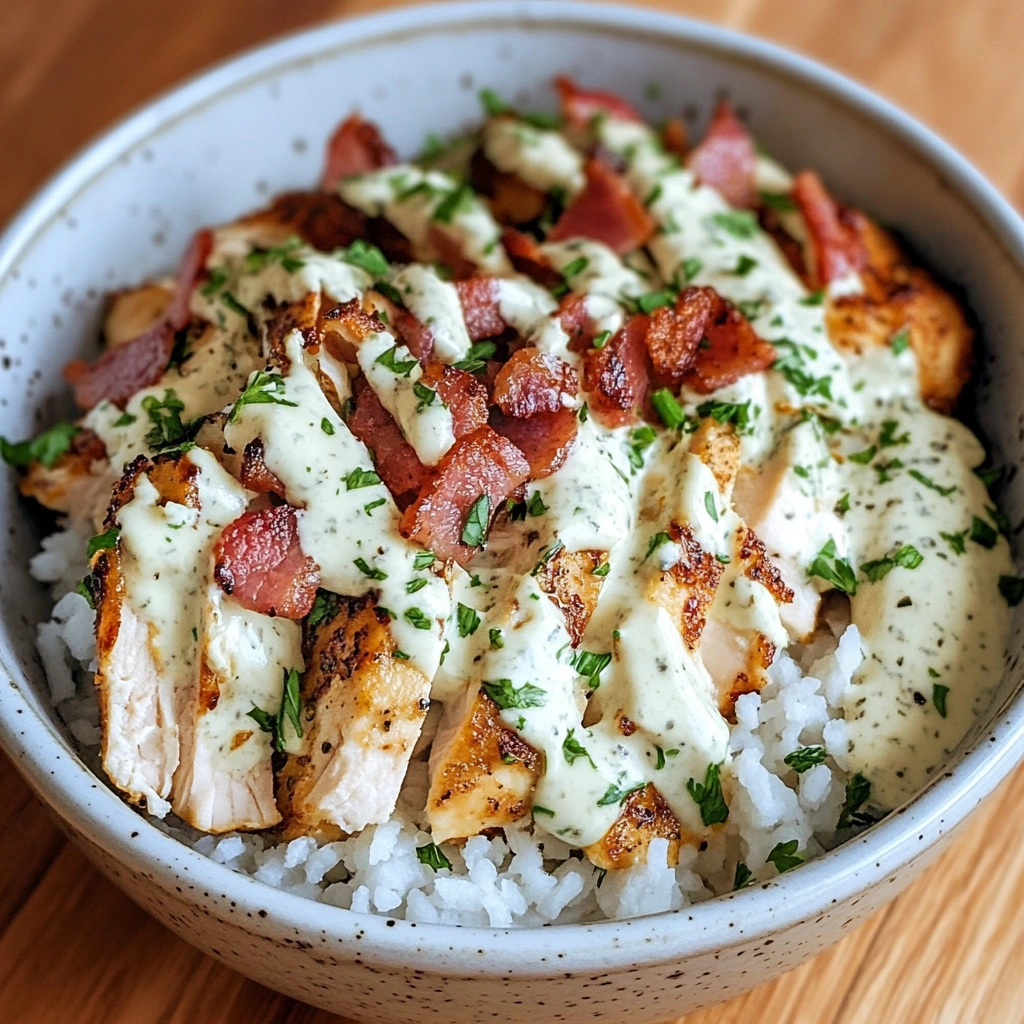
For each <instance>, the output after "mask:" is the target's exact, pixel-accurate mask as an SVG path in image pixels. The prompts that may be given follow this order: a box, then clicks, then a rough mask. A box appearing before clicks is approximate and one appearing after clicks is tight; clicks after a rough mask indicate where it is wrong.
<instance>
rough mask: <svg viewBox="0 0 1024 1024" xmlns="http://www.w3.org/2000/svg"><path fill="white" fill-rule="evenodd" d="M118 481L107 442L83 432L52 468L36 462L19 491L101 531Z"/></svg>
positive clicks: (90, 433)
mask: <svg viewBox="0 0 1024 1024" xmlns="http://www.w3.org/2000/svg"><path fill="white" fill-rule="evenodd" d="M115 479H116V476H115V474H114V473H113V472H112V470H111V468H110V463H109V460H108V459H107V450H106V448H105V446H104V444H103V442H102V441H101V440H100V438H99V437H97V436H96V434H95V433H93V432H92V431H91V430H80V431H79V432H78V433H77V434H75V436H74V437H73V438H72V439H71V447H70V449H69V450H68V451H66V452H65V453H64V454H63V455H61V456H60V457H59V458H58V459H57V460H56V461H55V462H54V463H53V465H52V466H50V467H49V468H48V467H46V466H44V465H43V463H42V462H33V463H32V464H31V465H30V466H29V467H28V469H27V471H26V472H25V475H24V476H23V477H22V478H21V480H19V482H18V490H19V491H21V493H22V494H24V495H25V497H27V498H34V499H35V500H36V501H38V502H39V504H40V505H43V506H44V507H45V508H48V509H52V510H53V511H54V512H62V513H64V514H65V515H68V516H70V517H71V518H72V519H74V520H79V521H81V522H83V523H86V524H92V526H93V527H96V528H98V527H99V526H100V524H101V523H102V521H103V517H104V515H105V513H106V507H107V502H108V501H109V500H110V489H111V487H112V486H113V484H114V482H115Z"/></svg>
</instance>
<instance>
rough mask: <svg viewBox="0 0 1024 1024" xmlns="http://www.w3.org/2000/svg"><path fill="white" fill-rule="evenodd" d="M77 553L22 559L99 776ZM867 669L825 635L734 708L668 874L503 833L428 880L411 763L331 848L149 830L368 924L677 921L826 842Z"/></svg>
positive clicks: (471, 843)
mask: <svg viewBox="0 0 1024 1024" xmlns="http://www.w3.org/2000/svg"><path fill="white" fill-rule="evenodd" d="M86 541H87V538H85V537H83V536H82V535H81V534H79V533H76V532H74V531H72V530H65V531H60V532H57V533H54V534H52V535H51V536H49V537H47V538H46V539H45V540H44V541H43V545H42V550H41V551H40V552H39V554H37V555H36V556H35V557H34V558H33V559H32V562H31V571H32V574H33V576H35V578H36V579H39V580H42V581H44V582H46V583H50V584H51V585H52V587H53V594H54V598H55V599H56V604H55V605H54V608H53V612H52V617H51V619H50V621H49V622H45V623H43V624H42V625H40V626H39V652H40V655H41V657H42V660H43V665H44V668H45V670H46V674H47V677H48V679H49V684H50V692H51V700H52V702H53V704H54V706H55V707H56V709H57V712H58V714H59V715H60V717H61V718H62V720H63V721H64V722H65V723H66V725H67V727H68V730H69V731H70V733H71V735H72V736H73V737H74V739H75V741H76V742H77V744H78V745H79V748H80V750H81V752H82V756H83V758H85V759H86V760H87V761H88V763H89V764H90V765H92V766H93V767H94V769H95V770H96V771H97V773H98V774H100V775H101V776H102V771H101V769H100V767H99V742H100V732H99V708H98V704H97V701H96V696H95V691H94V689H93V683H92V673H93V671H94V670H95V653H96V649H95V641H94V637H93V612H92V610H91V609H90V608H89V605H88V602H87V601H86V600H85V598H83V597H82V596H81V595H79V594H77V593H75V592H74V586H75V583H76V582H77V580H79V579H81V578H82V577H83V576H84V575H85V573H86V572H87V569H88V567H87V565H86V564H85V558H84V552H85V547H86ZM862 657H863V654H862V651H861V645H860V636H859V634H858V632H857V628H856V627H855V626H853V625H851V626H848V627H847V628H846V629H845V631H844V632H842V635H841V637H840V638H839V639H838V642H837V641H836V638H835V637H834V636H832V635H831V634H826V635H825V636H821V637H817V638H816V639H815V641H814V643H812V644H811V645H809V646H808V647H806V648H803V649H792V650H791V651H789V652H787V651H783V652H781V653H780V654H779V655H778V656H777V657H776V660H775V664H774V665H773V666H772V668H771V669H770V672H769V676H770V682H769V684H768V685H767V686H766V687H765V688H764V690H762V691H761V692H760V693H749V694H745V695H744V696H742V697H740V698H739V700H738V701H737V702H736V724H735V726H734V727H733V729H732V735H731V739H730V751H731V753H732V755H733V756H732V761H731V767H727V768H726V769H724V770H723V785H724V788H725V790H726V793H727V795H728V798H729V819H728V821H727V822H726V824H725V826H724V827H723V828H722V829H721V830H719V831H716V832H715V833H714V834H713V835H712V836H711V837H710V838H709V839H708V841H707V843H705V844H702V848H701V849H699V850H698V849H695V848H692V847H684V848H683V849H682V851H681V853H680V859H679V863H678V865H677V866H676V867H670V866H668V864H667V853H668V842H667V841H666V840H664V839H655V840H654V841H653V842H652V843H651V846H650V850H649V853H648V858H647V863H646V864H642V865H637V866H636V867H633V868H630V869H628V870H625V871H611V872H604V871H600V870H598V869H597V868H595V867H593V866H592V865H591V864H590V863H589V862H588V861H587V860H586V859H585V858H584V857H583V856H582V854H581V853H580V852H579V851H578V850H572V849H571V848H570V847H569V846H567V845H566V844H565V843H563V842H561V841H560V840H559V839H556V838H554V837H552V836H546V835H544V834H543V833H539V832H538V833H537V835H533V834H532V833H531V832H530V831H529V829H528V828H526V829H516V828H511V829H507V830H506V832H505V835H504V837H498V838H493V839H491V838H487V837H485V836H477V837H475V838H473V839H469V840H467V841H466V842H465V843H464V844H461V845H459V844H455V843H445V844H443V846H442V847H441V849H442V852H443V853H444V855H445V856H446V857H447V858H448V860H449V861H450V862H451V869H448V868H441V869H440V870H438V871H435V870H434V869H433V868H432V867H430V866H429V865H428V864H424V863H421V862H420V860H419V857H418V855H417V849H418V848H420V847H423V846H425V845H427V844H428V843H430V842H431V838H430V834H429V831H428V829H427V822H426V817H425V814H424V806H425V803H426V792H427V766H426V763H425V761H423V760H414V761H413V762H412V763H411V765H410V768H409V773H408V776H407V778H406V782H405V786H404V788H403V790H402V793H401V796H400V798H399V803H398V807H397V808H396V810H395V814H394V815H393V817H392V819H391V820H390V821H388V822H386V823H384V824H382V825H377V826H374V827H370V828H367V829H365V830H364V831H363V832H361V833H360V834H358V835H355V836H352V837H351V838H349V839H346V840H344V841H341V842H329V843H319V842H318V841H317V840H315V839H313V838H310V837H301V838H299V839H293V840H291V841H281V840H277V839H275V838H273V837H268V836H262V835H252V834H246V833H241V834H236V833H231V834H227V835H223V836H209V835H203V834H201V833H199V832H197V831H196V830H195V829H192V828H191V827H189V826H187V825H185V824H184V823H182V822H181V821H179V820H178V819H176V818H174V817H173V816H169V817H168V818H167V819H164V820H161V819H159V818H155V817H153V816H150V817H149V820H150V821H151V822H152V823H153V825H155V826H156V827H157V828H159V829H161V830H162V831H164V832H166V833H168V834H170V835H172V836H174V837H175V838H177V839H179V840H180V841H182V842H184V843H187V844H188V845H190V846H191V847H192V848H193V849H194V850H197V851H198V852H200V853H202V854H204V855H205V856H207V857H209V858H210V859H211V860H214V861H217V862H218V863H220V864H224V865H226V866H227V867H229V868H231V869H232V870H234V871H238V872H240V873H242V874H246V875H251V876H252V877H253V878H257V879H259V880H260V881H261V882H265V883H266V884H267V885H272V886H274V887H275V888H278V889H283V890H285V891H286V892H290V893H294V894H296V895H300V896H305V897H307V898H308V899H313V900H319V901H321V902H323V903H329V904H331V905H333V906H336V907H345V908H348V909H351V910H356V911H359V912H362V913H370V914H383V915H387V916H388V917H393V918H404V919H406V920H409V921H419V922H429V923H442V924H458V925H473V926H491V927H509V926H531V925H533V926H536V925H542V924H549V923H552V922H555V921H557V922H559V923H568V922H574V921H583V920H595V919H601V918H623V917H637V916H642V915H646V914H655V913H658V912H661V911H665V910H674V909H677V908H679V907H683V906H687V905H688V904H692V903H698V902H700V901H702V900H706V899H710V898H712V897H714V896H716V895H720V894H722V893H725V892H729V891H731V890H732V889H733V886H734V882H735V879H736V870H737V865H738V864H740V863H742V864H744V865H746V866H747V868H748V869H749V871H750V872H751V880H752V881H754V882H757V881H766V880H768V879H770V878H773V877H775V875H776V874H777V873H778V872H777V870H776V867H775V866H774V865H773V864H772V863H769V862H767V857H768V855H769V853H770V852H771V851H772V850H773V848H774V847H775V846H776V845H777V844H779V843H789V842H791V841H792V840H796V841H797V849H798V850H799V853H800V855H801V856H805V857H807V858H811V857H814V856H817V855H818V854H820V853H821V852H823V851H824V850H826V849H828V848H830V847H831V846H834V845H835V843H836V842H837V837H836V833H835V826H836V822H837V821H838V819H839V814H840V811H841V809H842V806H843V803H844V801H845V798H846V783H847V780H848V778H849V771H848V769H849V764H848V762H847V751H848V739H847V727H846V722H845V721H844V720H843V707H844V703H845V701H846V698H847V694H848V692H849V689H850V685H851V678H852V676H853V673H854V671H855V670H856V669H857V666H858V665H859V664H860V662H861V659H862ZM814 745H819V746H823V747H824V748H825V750H826V751H827V754H828V757H827V759H826V760H825V762H824V763H822V764H819V765H815V766H814V767H813V768H811V769H809V770H808V771H806V772H804V773H803V774H802V775H798V774H797V773H796V772H795V771H793V770H792V769H790V768H788V767H787V766H786V765H785V764H784V763H783V758H785V757H786V755H787V754H790V753H791V752H792V751H794V750H796V749H798V748H800V747H805V746H814ZM424 756H425V755H424Z"/></svg>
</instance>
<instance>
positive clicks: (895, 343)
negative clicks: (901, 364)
mask: <svg viewBox="0 0 1024 1024" xmlns="http://www.w3.org/2000/svg"><path fill="white" fill-rule="evenodd" d="M909 346H910V328H909V327H901V328H900V329H899V330H898V331H897V332H896V333H895V334H894V335H893V336H892V337H891V338H890V339H889V348H891V349H892V354H893V355H894V356H898V355H902V354H903V353H904V352H906V351H907V348H908V347H909Z"/></svg>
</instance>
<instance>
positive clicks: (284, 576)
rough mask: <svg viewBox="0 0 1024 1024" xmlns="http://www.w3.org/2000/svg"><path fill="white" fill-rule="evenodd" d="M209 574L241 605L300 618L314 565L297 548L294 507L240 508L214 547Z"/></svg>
mask: <svg viewBox="0 0 1024 1024" xmlns="http://www.w3.org/2000/svg"><path fill="white" fill-rule="evenodd" d="M213 575H214V579H216V581H217V583H218V585H219V586H220V588H221V590H223V591H224V593H225V594H230V595H231V596H232V597H233V598H234V599H235V600H236V601H237V602H238V603H239V604H240V605H242V607H243V608H248V609H249V611H253V612H260V613H261V614H263V615H280V616H282V617H283V618H286V619H301V618H303V617H304V616H306V615H308V614H309V610H310V609H311V608H312V607H313V601H314V599H315V598H316V591H317V587H318V586H319V585H320V568H319V566H318V565H317V564H316V562H314V561H313V559H312V558H310V557H309V556H308V555H306V554H304V553H303V550H302V545H301V544H300V543H299V531H298V519H297V517H296V512H295V509H293V508H291V507H290V506H288V505H276V506H274V507H273V508H265V509H261V510H260V511H258V512H243V513H242V515H240V516H239V517H238V518H237V519H236V520H235V521H234V522H233V523H231V524H230V525H229V526H227V527H226V528H225V530H224V532H223V533H222V534H221V535H220V537H219V539H218V540H217V543H216V545H215V547H214V568H213Z"/></svg>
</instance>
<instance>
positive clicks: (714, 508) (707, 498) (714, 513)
mask: <svg viewBox="0 0 1024 1024" xmlns="http://www.w3.org/2000/svg"><path fill="white" fill-rule="evenodd" d="M704 507H705V508H706V509H707V510H708V515H709V516H711V518H712V519H713V520H714V521H715V522H716V523H717V522H718V505H717V504H716V503H715V496H714V495H713V494H712V493H711V492H710V491H705V492H704Z"/></svg>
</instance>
